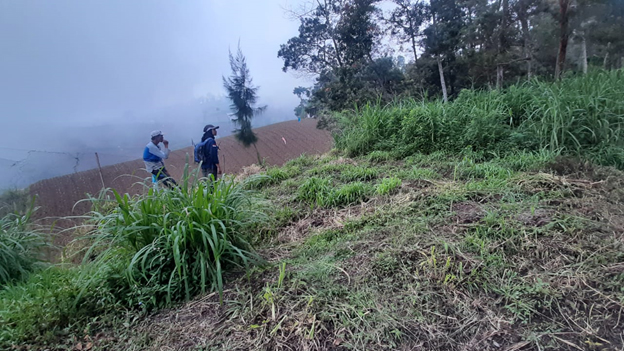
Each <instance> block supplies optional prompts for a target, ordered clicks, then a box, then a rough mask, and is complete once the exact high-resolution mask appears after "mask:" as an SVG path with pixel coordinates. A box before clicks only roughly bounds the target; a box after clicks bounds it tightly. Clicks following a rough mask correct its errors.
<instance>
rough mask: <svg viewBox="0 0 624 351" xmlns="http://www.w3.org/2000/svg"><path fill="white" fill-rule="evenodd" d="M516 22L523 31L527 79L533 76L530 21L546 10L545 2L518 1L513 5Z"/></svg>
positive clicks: (537, 0) (538, 0) (532, 0)
mask: <svg viewBox="0 0 624 351" xmlns="http://www.w3.org/2000/svg"><path fill="white" fill-rule="evenodd" d="M512 7H513V9H512V11H513V13H514V15H515V17H516V20H517V21H518V22H519V23H520V28H521V30H522V50H523V55H524V59H525V60H526V64H527V68H526V70H527V79H531V76H532V75H533V60H534V57H533V42H532V38H531V29H530V26H529V21H530V19H531V18H532V17H533V16H535V15H537V14H538V13H542V12H544V11H545V10H546V4H545V3H544V2H543V0H516V1H515V2H514V4H513V5H512Z"/></svg>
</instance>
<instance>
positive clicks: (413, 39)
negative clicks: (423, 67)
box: [412, 37, 418, 64]
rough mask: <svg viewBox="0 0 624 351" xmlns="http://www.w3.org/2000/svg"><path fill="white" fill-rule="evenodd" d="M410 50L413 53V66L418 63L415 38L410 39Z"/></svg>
mask: <svg viewBox="0 0 624 351" xmlns="http://www.w3.org/2000/svg"><path fill="white" fill-rule="evenodd" d="M412 50H413V51H414V64H416V63H418V54H417V53H416V38H414V37H412Z"/></svg>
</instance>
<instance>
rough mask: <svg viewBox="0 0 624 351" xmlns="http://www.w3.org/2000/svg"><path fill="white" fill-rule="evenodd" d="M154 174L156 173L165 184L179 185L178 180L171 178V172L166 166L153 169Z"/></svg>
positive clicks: (169, 185) (171, 186) (168, 185)
mask: <svg viewBox="0 0 624 351" xmlns="http://www.w3.org/2000/svg"><path fill="white" fill-rule="evenodd" d="M152 174H153V175H155V176H156V178H157V179H158V180H161V181H162V182H163V184H165V185H166V186H167V187H169V188H173V187H174V186H177V185H178V183H176V181H175V180H174V179H173V178H171V175H169V172H167V169H166V168H165V167H163V168H159V169H155V170H153V171H152Z"/></svg>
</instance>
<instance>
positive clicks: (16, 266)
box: [0, 206, 46, 287]
mask: <svg viewBox="0 0 624 351" xmlns="http://www.w3.org/2000/svg"><path fill="white" fill-rule="evenodd" d="M32 213H33V208H32V206H31V207H30V208H29V209H28V210H27V211H26V214H25V215H23V216H22V215H18V214H7V215H5V216H4V217H2V218H0V287H2V286H4V285H6V284H8V283H10V282H14V281H19V280H22V279H25V278H26V277H27V276H28V274H30V273H31V272H32V271H33V270H34V269H35V268H36V267H37V265H38V263H40V258H41V251H40V250H41V249H42V248H43V246H45V245H46V243H45V240H44V236H43V234H42V233H39V232H38V231H36V230H34V229H32V228H31V227H30V216H31V214H32Z"/></svg>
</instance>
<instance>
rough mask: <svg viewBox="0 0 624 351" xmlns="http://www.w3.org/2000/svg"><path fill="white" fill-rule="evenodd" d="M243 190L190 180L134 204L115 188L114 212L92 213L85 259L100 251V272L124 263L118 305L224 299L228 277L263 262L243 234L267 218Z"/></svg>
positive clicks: (228, 183) (226, 182)
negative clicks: (201, 296) (208, 296)
mask: <svg viewBox="0 0 624 351" xmlns="http://www.w3.org/2000/svg"><path fill="white" fill-rule="evenodd" d="M185 179H186V177H185ZM244 188H245V184H238V183H236V182H234V181H233V180H232V179H222V180H219V181H218V182H216V183H215V184H214V186H211V185H210V184H206V183H204V182H195V183H192V184H188V180H185V182H184V185H183V186H182V189H181V190H176V189H173V190H170V189H164V190H162V191H159V192H156V191H154V190H153V189H151V190H150V191H149V192H148V193H147V194H146V195H143V196H138V197H134V198H132V197H130V196H129V195H127V194H125V195H121V194H118V193H117V192H116V191H114V190H113V193H114V195H115V201H116V204H117V209H116V210H115V211H114V212H112V213H110V214H102V213H92V214H91V216H92V217H93V218H94V222H95V223H96V224H97V229H96V232H95V233H93V234H92V235H91V236H90V237H88V239H90V240H92V241H93V245H92V246H91V248H90V249H89V252H87V255H86V256H85V257H87V258H88V257H89V256H91V253H97V252H101V253H99V254H98V255H97V258H96V266H98V267H101V268H102V269H105V268H106V267H107V266H108V265H110V264H111V262H112V261H113V260H120V259H122V258H120V257H124V256H125V257H127V267H126V269H125V271H124V272H123V274H122V276H120V277H118V278H119V279H118V280H119V282H118V283H119V284H120V286H123V285H124V284H125V287H122V288H120V290H121V291H122V293H121V296H120V299H126V300H127V301H126V302H128V303H130V304H133V303H137V302H142V304H143V305H144V306H146V307H148V308H151V307H158V306H164V305H167V304H170V303H171V302H172V301H179V300H182V299H187V300H188V299H190V298H191V297H193V296H195V295H196V294H198V293H204V292H207V291H213V290H217V291H218V292H219V293H220V294H222V292H223V275H224V272H225V271H227V270H230V269H233V268H234V267H248V266H249V265H250V264H254V263H258V262H260V261H261V260H260V257H259V256H258V255H256V254H255V253H254V252H253V249H252V247H251V245H250V244H249V242H248V239H247V238H248V235H249V234H250V233H247V232H246V229H247V228H250V227H252V226H254V225H257V224H258V223H263V222H265V221H266V219H267V217H266V215H265V214H264V213H263V212H261V211H260V210H261V208H262V206H261V203H260V202H259V200H258V199H257V198H256V197H255V196H254V195H253V193H251V192H249V191H247V190H245V189H244ZM137 294H138V295H140V296H139V297H137ZM141 298H142V299H143V300H142V301H137V300H141Z"/></svg>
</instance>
